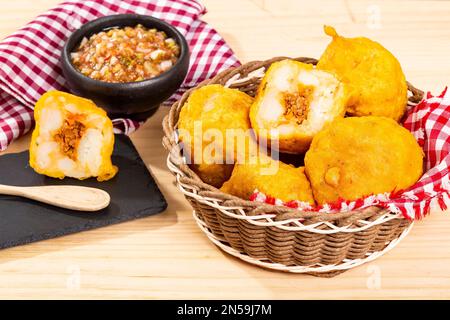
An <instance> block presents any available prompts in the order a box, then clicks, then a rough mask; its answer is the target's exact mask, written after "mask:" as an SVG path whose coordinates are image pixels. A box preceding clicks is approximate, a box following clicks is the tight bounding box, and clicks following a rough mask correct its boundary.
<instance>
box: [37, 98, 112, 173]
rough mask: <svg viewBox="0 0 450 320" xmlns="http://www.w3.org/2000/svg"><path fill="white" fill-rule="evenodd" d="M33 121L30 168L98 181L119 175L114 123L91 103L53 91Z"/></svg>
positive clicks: (41, 100)
mask: <svg viewBox="0 0 450 320" xmlns="http://www.w3.org/2000/svg"><path fill="white" fill-rule="evenodd" d="M34 118H35V121H36V127H35V128H34V131H33V134H32V137H31V144H30V166H31V167H32V168H33V169H34V170H35V171H36V172H37V173H39V174H44V175H47V176H49V177H53V178H60V179H63V178H64V177H72V178H77V179H80V180H81V179H86V178H90V177H97V180H99V181H104V180H109V179H111V178H112V177H114V175H115V174H116V173H117V171H118V169H117V167H116V166H113V164H112V163H111V154H112V152H113V148H114V133H113V125H112V122H111V120H110V119H109V118H108V116H107V115H106V112H105V111H104V110H103V109H100V108H99V107H97V106H96V105H95V104H94V103H93V102H92V101H91V100H87V99H84V98H80V97H77V96H74V95H71V94H68V93H65V92H60V91H50V92H47V93H46V94H44V95H43V96H42V97H41V98H40V99H39V101H38V102H37V103H36V106H35V108H34Z"/></svg>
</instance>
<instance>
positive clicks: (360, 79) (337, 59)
mask: <svg viewBox="0 0 450 320" xmlns="http://www.w3.org/2000/svg"><path fill="white" fill-rule="evenodd" d="M325 33H326V34H328V35H329V36H331V37H333V40H332V41H331V43H330V44H329V45H328V47H327V48H326V50H325V52H324V53H323V54H322V56H321V58H320V60H319V62H318V64H317V68H318V69H321V70H326V71H330V72H334V73H335V74H336V75H337V76H338V77H339V78H340V79H341V80H342V81H343V82H345V83H346V84H347V85H348V87H349V90H350V96H351V97H350V100H349V102H348V105H347V113H348V114H349V115H354V116H368V115H373V116H385V117H389V118H392V119H394V120H396V121H399V119H400V118H401V117H402V115H403V113H404V112H405V109H406V105H407V85H406V79H405V75H404V74H403V71H402V68H401V66H400V63H399V62H398V60H397V59H396V58H395V57H394V56H393V55H392V54H391V53H390V52H389V51H388V50H386V49H385V48H384V47H383V46H381V45H380V44H379V43H377V42H374V41H372V40H369V39H367V38H363V37H360V38H344V37H341V36H339V35H338V34H337V33H336V31H335V30H334V28H332V27H328V26H326V27H325Z"/></svg>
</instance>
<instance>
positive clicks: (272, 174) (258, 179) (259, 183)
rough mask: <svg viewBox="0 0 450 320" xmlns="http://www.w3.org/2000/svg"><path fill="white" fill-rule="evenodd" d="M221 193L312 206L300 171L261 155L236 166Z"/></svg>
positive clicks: (308, 188) (310, 192) (306, 180)
mask: <svg viewBox="0 0 450 320" xmlns="http://www.w3.org/2000/svg"><path fill="white" fill-rule="evenodd" d="M221 190H222V191H223V192H226V193H230V194H232V195H235V196H237V197H240V198H242V199H245V200H248V199H249V198H250V196H251V195H252V194H253V192H254V191H255V190H258V191H260V192H262V193H264V194H266V195H267V196H271V197H273V198H277V199H281V200H283V201H285V202H289V201H292V200H299V201H302V202H307V203H309V204H311V205H313V204H314V198H313V195H312V191H311V186H310V184H309V181H308V179H307V178H306V176H305V172H304V167H299V168H296V167H294V166H292V165H288V164H285V163H283V162H281V161H278V160H274V159H272V158H271V157H269V156H266V155H263V154H260V155H252V156H251V158H250V159H249V160H248V161H247V162H246V163H242V164H236V165H235V166H234V169H233V173H232V175H231V178H230V180H228V181H227V182H225V183H224V184H223V186H222V188H221Z"/></svg>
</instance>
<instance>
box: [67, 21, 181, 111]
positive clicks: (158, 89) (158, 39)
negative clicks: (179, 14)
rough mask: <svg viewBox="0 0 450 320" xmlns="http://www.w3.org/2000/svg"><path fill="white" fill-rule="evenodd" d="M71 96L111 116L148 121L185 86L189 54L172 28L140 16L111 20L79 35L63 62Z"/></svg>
mask: <svg viewBox="0 0 450 320" xmlns="http://www.w3.org/2000/svg"><path fill="white" fill-rule="evenodd" d="M61 65H62V70H63V74H64V76H65V79H66V81H67V84H68V86H69V88H70V89H71V91H72V92H73V93H75V94H77V95H80V96H82V97H85V98H88V99H91V100H93V101H94V102H95V103H96V104H97V105H98V106H100V107H102V108H103V109H105V110H106V111H107V112H108V114H109V115H110V116H113V117H114V116H122V115H126V116H132V117H135V118H137V119H143V118H146V117H148V116H150V115H151V114H152V113H154V112H155V111H156V109H157V108H158V106H159V105H160V104H161V103H162V102H163V101H164V100H166V99H167V98H169V97H170V96H171V95H172V94H173V93H174V92H175V91H176V90H177V89H178V88H179V87H180V85H181V84H182V82H183V80H184V78H185V76H186V74H187V71H188V68H189V49H188V45H187V43H186V40H185V38H184V37H183V35H182V34H181V33H180V32H179V31H178V30H177V29H176V28H175V27H174V26H172V25H170V24H168V23H166V22H164V21H162V20H160V19H157V18H154V17H151V16H144V15H137V14H120V15H112V16H105V17H102V18H99V19H96V20H93V21H91V22H88V23H87V24H85V25H83V26H82V27H81V28H80V29H78V30H76V31H75V32H74V33H73V34H72V35H71V36H70V37H69V39H68V40H67V42H66V44H65V46H64V48H63V52H62V57H61Z"/></svg>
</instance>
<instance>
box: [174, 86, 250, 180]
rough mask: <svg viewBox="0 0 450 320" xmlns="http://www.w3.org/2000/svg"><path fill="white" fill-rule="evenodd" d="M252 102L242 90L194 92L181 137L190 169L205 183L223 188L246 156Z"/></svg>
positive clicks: (186, 108) (185, 109) (180, 126)
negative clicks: (235, 165)
mask: <svg viewBox="0 0 450 320" xmlns="http://www.w3.org/2000/svg"><path fill="white" fill-rule="evenodd" d="M252 102H253V98H252V97H250V96H249V95H247V94H245V93H243V92H241V91H239V90H236V89H229V88H225V87H224V86H221V85H218V84H214V85H207V86H204V87H201V88H199V89H197V90H195V91H193V92H192V94H191V95H190V97H189V98H188V100H187V102H186V103H185V104H184V106H183V107H182V109H181V112H180V118H179V121H178V133H179V138H180V141H182V142H183V143H184V151H185V153H186V156H187V157H188V158H189V160H190V163H191V164H192V166H191V167H192V168H193V170H194V171H195V172H197V174H198V175H199V177H200V178H201V179H202V180H203V181H204V182H206V183H209V184H211V185H213V186H215V187H220V186H221V185H222V183H223V182H225V181H226V180H228V178H229V177H230V174H231V169H232V166H233V164H234V163H235V162H236V161H237V160H238V156H239V155H240V154H242V156H245V154H246V150H247V149H248V146H249V143H250V140H251V135H250V119H249V116H248V114H249V110H250V106H251V104H252ZM230 165H231V168H230Z"/></svg>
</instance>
